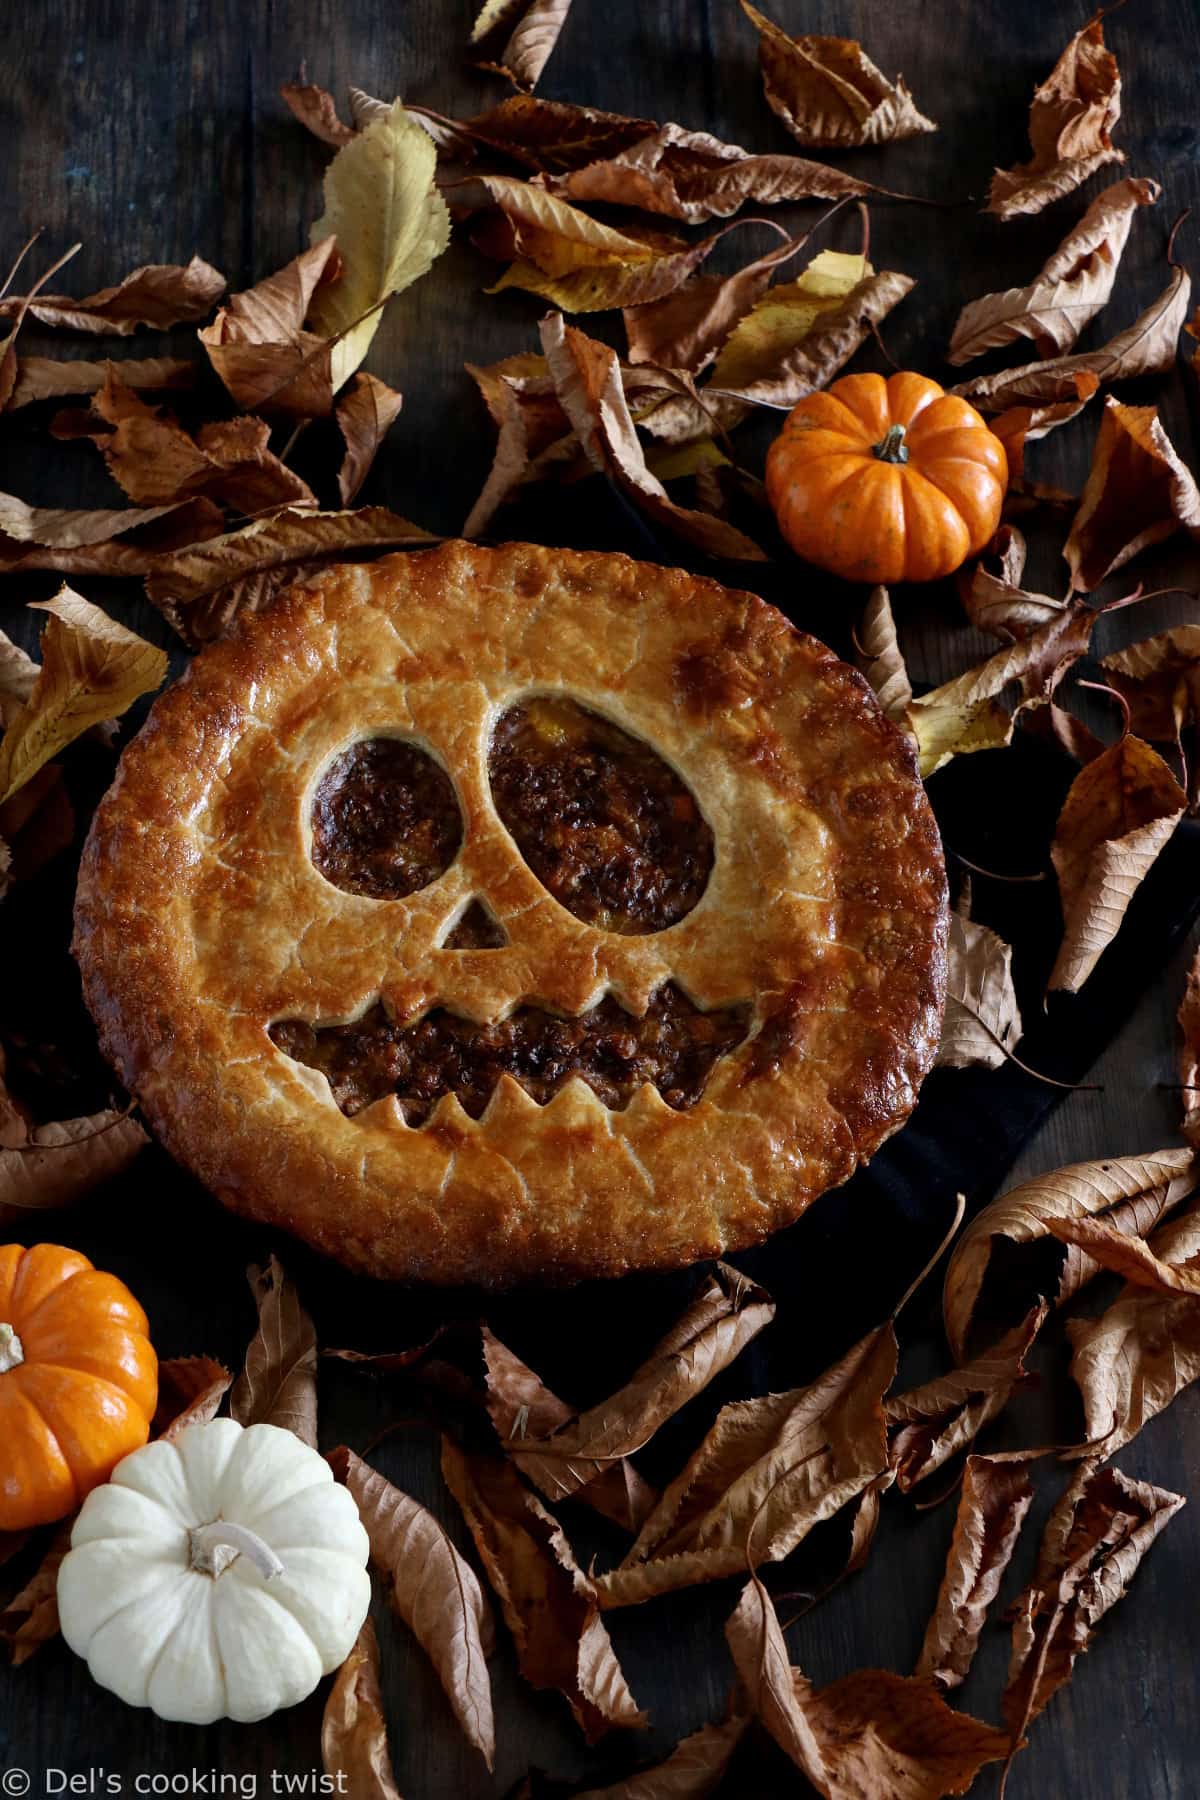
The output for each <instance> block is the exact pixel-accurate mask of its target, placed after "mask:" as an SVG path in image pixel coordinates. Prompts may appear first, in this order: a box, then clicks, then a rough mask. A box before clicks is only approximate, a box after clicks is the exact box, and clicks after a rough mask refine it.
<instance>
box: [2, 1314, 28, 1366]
mask: <svg viewBox="0 0 1200 1800" xmlns="http://www.w3.org/2000/svg"><path fill="white" fill-rule="evenodd" d="M24 1361H25V1347H24V1345H23V1344H22V1342H21V1340H20V1338H19V1337H18V1336H17V1334H16V1332H15V1331H14V1330H13V1328H12V1326H11V1325H0V1375H7V1374H8V1371H9V1370H10V1369H15V1368H17V1367H18V1366H19V1365H20V1364H21V1363H23V1362H24Z"/></svg>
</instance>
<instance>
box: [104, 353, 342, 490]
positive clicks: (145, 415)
mask: <svg viewBox="0 0 1200 1800" xmlns="http://www.w3.org/2000/svg"><path fill="white" fill-rule="evenodd" d="M92 404H93V408H94V410H95V412H96V414H97V415H98V418H99V420H101V421H103V426H101V427H98V430H97V436H96V439H95V441H96V443H97V446H98V447H99V449H100V451H101V454H102V455H103V457H104V462H105V466H106V467H107V469H108V472H109V474H110V475H111V476H112V478H113V480H114V481H115V482H117V484H118V486H120V487H122V488H124V490H125V492H126V493H127V494H128V495H129V498H130V499H131V500H134V501H136V502H138V503H139V504H140V505H146V506H155V505H167V506H169V505H172V504H173V503H174V502H176V501H180V500H191V499H196V498H197V497H199V496H201V495H204V496H206V497H207V498H208V499H210V500H213V501H215V502H216V503H217V504H218V505H223V506H229V507H233V508H235V509H236V510H237V511H238V512H243V513H257V512H266V511H268V510H270V509H271V508H274V507H278V506H312V507H315V506H316V504H317V497H316V495H315V494H314V493H313V491H312V489H311V488H310V487H309V485H308V483H307V482H306V481H303V480H302V479H301V478H300V476H299V475H297V474H295V472H294V471H293V470H291V469H289V468H288V467H287V466H286V464H284V463H282V462H281V461H280V460H279V458H278V457H277V456H276V455H275V454H274V453H273V452H272V451H271V449H270V448H269V439H270V435H271V428H270V426H269V425H268V424H267V423H266V421H265V420H264V419H254V418H248V417H243V418H238V419H220V420H214V421H213V422H212V423H210V424H207V425H202V426H201V427H200V429H199V430H198V431H197V433H196V434H195V436H194V437H193V436H191V435H190V434H189V433H188V432H186V431H184V429H183V427H182V426H181V425H178V424H177V423H176V422H175V421H174V420H173V419H171V418H169V417H164V416H162V415H161V414H160V413H159V412H158V410H157V408H155V407H152V406H148V405H147V404H146V403H145V402H144V401H143V400H141V399H139V398H138V396H137V395H136V394H135V393H134V391H133V389H132V388H130V387H126V386H125V384H124V382H123V381H121V380H120V379H119V378H118V376H117V375H116V373H115V371H114V370H111V369H110V371H109V377H108V380H107V381H106V382H105V384H104V386H103V387H102V388H101V390H100V391H99V393H98V394H97V395H96V398H95V400H94V401H93V403H92ZM104 426H107V427H108V429H104V428H103V427H104Z"/></svg>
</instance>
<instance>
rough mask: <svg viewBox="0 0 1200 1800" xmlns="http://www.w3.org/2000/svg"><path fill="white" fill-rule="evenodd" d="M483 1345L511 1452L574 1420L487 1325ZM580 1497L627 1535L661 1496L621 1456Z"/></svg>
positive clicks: (497, 1422)
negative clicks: (524, 1442)
mask: <svg viewBox="0 0 1200 1800" xmlns="http://www.w3.org/2000/svg"><path fill="white" fill-rule="evenodd" d="M482 1340H483V1358H484V1365H485V1368H486V1371H487V1406H488V1412H489V1414H490V1416H491V1420H492V1424H493V1425H494V1426H495V1428H496V1434H497V1436H498V1437H499V1439H500V1442H501V1443H502V1444H503V1445H504V1448H505V1449H506V1450H508V1451H510V1452H511V1451H512V1449H513V1446H514V1444H516V1443H518V1442H519V1440H520V1439H522V1438H525V1437H529V1438H535V1439H536V1438H541V1437H545V1436H548V1435H549V1434H550V1433H551V1432H554V1431H557V1430H558V1428H559V1427H560V1426H562V1425H566V1424H569V1423H570V1421H571V1420H572V1419H573V1418H574V1417H575V1412H574V1409H573V1408H572V1407H570V1406H568V1405H567V1403H566V1401H565V1400H560V1399H559V1397H558V1395H557V1394H555V1393H553V1392H552V1391H551V1390H550V1389H549V1388H548V1387H547V1386H546V1384H545V1382H543V1381H542V1379H541V1377H540V1376H539V1375H536V1374H535V1373H534V1371H533V1370H532V1369H531V1368H530V1367H529V1365H528V1364H527V1363H523V1362H522V1361H521V1359H520V1357H519V1356H515V1355H514V1354H513V1352H512V1351H511V1350H510V1349H509V1348H508V1345H507V1344H502V1343H501V1341H500V1339H499V1338H498V1337H496V1335H495V1334H494V1333H493V1332H492V1331H489V1329H488V1327H487V1326H486V1325H485V1326H484V1327H483V1328H482ZM575 1497H576V1498H577V1499H578V1500H581V1501H582V1502H583V1503H584V1504H585V1505H586V1506H590V1507H592V1508H594V1510H595V1511H596V1512H598V1513H600V1514H601V1515H602V1516H603V1517H604V1518H606V1519H611V1520H612V1521H613V1523H614V1524H615V1525H619V1526H620V1527H621V1528H622V1530H624V1531H634V1532H636V1531H638V1530H639V1529H640V1527H641V1525H642V1524H643V1522H644V1520H645V1519H646V1518H647V1516H648V1515H649V1513H650V1511H651V1508H652V1507H653V1506H654V1504H655V1502H656V1501H657V1499H658V1494H657V1492H656V1491H655V1489H654V1488H652V1487H651V1486H650V1484H649V1483H648V1482H647V1481H645V1480H644V1479H643V1478H642V1476H641V1475H639V1473H638V1471H637V1470H636V1469H635V1468H634V1466H633V1464H632V1463H631V1462H630V1461H629V1460H628V1458H627V1457H624V1456H622V1457H621V1458H620V1459H619V1460H618V1461H616V1462H615V1463H612V1464H610V1465H609V1466H608V1467H607V1468H605V1469H602V1470H601V1471H600V1472H599V1473H598V1474H597V1475H595V1476H594V1477H593V1478H592V1480H590V1481H589V1482H587V1483H586V1484H585V1485H584V1486H583V1487H582V1488H580V1489H579V1490H578V1492H577V1494H576V1496H575Z"/></svg>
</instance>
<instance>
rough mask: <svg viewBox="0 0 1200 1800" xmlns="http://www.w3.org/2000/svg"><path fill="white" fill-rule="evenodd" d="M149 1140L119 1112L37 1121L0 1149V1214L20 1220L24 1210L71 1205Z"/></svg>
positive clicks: (123, 1165)
mask: <svg viewBox="0 0 1200 1800" xmlns="http://www.w3.org/2000/svg"><path fill="white" fill-rule="evenodd" d="M6 1135H7V1134H6ZM148 1142H149V1139H148V1138H147V1136H146V1133H145V1132H144V1131H143V1130H142V1128H141V1126H140V1125H139V1124H138V1122H137V1120H136V1119H131V1118H129V1117H128V1116H127V1115H126V1114H125V1113H120V1112H113V1111H109V1112H98V1113H90V1114H88V1115H87V1116H86V1117H84V1118H79V1119H64V1120H61V1121H56V1122H55V1123H53V1124H48V1125H38V1126H36V1127H35V1128H33V1129H32V1130H31V1131H30V1132H29V1134H28V1135H27V1136H26V1137H25V1138H24V1140H23V1141H22V1142H20V1143H19V1144H16V1145H14V1146H12V1147H8V1146H5V1147H2V1148H0V1218H3V1219H5V1220H7V1221H9V1222H15V1223H17V1224H21V1225H24V1224H27V1221H26V1220H25V1218H24V1215H26V1214H27V1213H29V1212H35V1211H36V1212H46V1211H53V1210H55V1209H56V1208H58V1207H62V1206H73V1205H74V1204H75V1202H76V1201H77V1200H81V1199H82V1198H83V1197H84V1195H85V1194H89V1193H90V1192H91V1191H92V1189H93V1188H95V1187H98V1186H99V1185H100V1183H101V1182H104V1181H109V1180H111V1179H112V1177H113V1176H114V1175H119V1174H120V1173H121V1172H122V1170H124V1169H126V1168H128V1166H129V1164H130V1163H131V1162H132V1161H133V1159H134V1157H135V1156H136V1155H137V1153H138V1151H139V1150H141V1149H142V1148H143V1146H144V1145H145V1144H147V1143H148Z"/></svg>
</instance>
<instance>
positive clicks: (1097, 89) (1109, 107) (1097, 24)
mask: <svg viewBox="0 0 1200 1800" xmlns="http://www.w3.org/2000/svg"><path fill="white" fill-rule="evenodd" d="M1103 18H1104V14H1103V12H1097V13H1094V14H1093V15H1092V17H1091V18H1090V19H1089V20H1088V22H1087V24H1086V25H1085V26H1084V27H1083V28H1082V30H1080V31H1077V32H1076V33H1075V36H1074V37H1073V38H1072V39H1071V41H1070V43H1069V44H1068V45H1067V47H1066V49H1065V50H1064V51H1063V53H1062V55H1061V56H1060V57H1059V59H1058V61H1057V62H1056V63H1055V65H1054V67H1053V69H1052V70H1051V71H1050V74H1049V75H1048V76H1047V78H1046V80H1045V81H1044V82H1043V83H1042V85H1041V86H1040V87H1039V88H1037V89H1036V90H1035V91H1034V96H1033V104H1032V105H1031V107H1030V109H1029V143H1030V147H1031V149H1032V151H1033V155H1032V157H1031V158H1030V159H1029V161H1028V162H1027V163H1019V164H1018V165H1017V166H1016V167H1015V168H1012V169H997V171H996V173H995V175H993V177H992V185H991V188H990V189H989V191H988V203H987V211H988V212H992V213H996V214H997V215H998V216H999V217H1000V218H1002V219H1012V218H1015V217H1016V216H1017V215H1018V214H1019V213H1033V212H1040V211H1041V210H1042V208H1043V207H1044V206H1048V205H1049V204H1050V202H1051V201H1052V200H1059V199H1061V198H1062V196H1063V195H1064V194H1069V193H1071V192H1072V191H1073V190H1074V189H1075V188H1077V187H1079V186H1080V185H1081V183H1083V182H1085V181H1086V180H1087V178H1088V176H1089V175H1093V174H1094V173H1095V172H1096V170H1097V169H1099V168H1102V167H1103V166H1104V164H1105V163H1109V162H1123V161H1124V160H1125V159H1124V156H1123V155H1122V153H1121V151H1120V150H1116V149H1114V148H1113V143H1112V132H1113V129H1114V127H1115V126H1116V123H1117V120H1118V119H1119V118H1120V116H1121V73H1120V70H1119V69H1118V67H1117V59H1116V57H1115V56H1114V55H1113V54H1112V52H1111V51H1110V50H1109V49H1108V48H1107V47H1106V46H1105V42H1104V25H1103Z"/></svg>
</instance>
